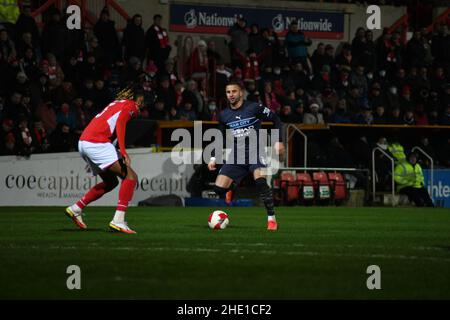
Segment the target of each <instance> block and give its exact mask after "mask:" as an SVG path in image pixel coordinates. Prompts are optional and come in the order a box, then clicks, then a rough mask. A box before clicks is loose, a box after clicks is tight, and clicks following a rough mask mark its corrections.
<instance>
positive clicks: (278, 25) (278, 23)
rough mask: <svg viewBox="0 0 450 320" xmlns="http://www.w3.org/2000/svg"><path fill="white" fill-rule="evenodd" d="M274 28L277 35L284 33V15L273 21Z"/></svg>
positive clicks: (276, 17)
mask: <svg viewBox="0 0 450 320" xmlns="http://www.w3.org/2000/svg"><path fill="white" fill-rule="evenodd" d="M272 28H273V31H275V32H276V33H280V32H283V31H284V20H283V15H281V14H279V15H277V16H275V17H274V18H273V19H272Z"/></svg>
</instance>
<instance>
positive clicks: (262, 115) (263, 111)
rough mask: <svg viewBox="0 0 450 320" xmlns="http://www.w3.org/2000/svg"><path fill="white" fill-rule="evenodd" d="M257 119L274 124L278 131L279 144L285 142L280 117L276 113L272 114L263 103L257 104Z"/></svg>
mask: <svg viewBox="0 0 450 320" xmlns="http://www.w3.org/2000/svg"><path fill="white" fill-rule="evenodd" d="M255 107H256V117H257V118H258V119H260V120H262V121H270V122H272V123H273V126H274V128H275V129H278V132H279V133H280V134H279V142H283V137H284V127H283V123H282V122H281V120H280V117H278V115H277V114H276V113H274V112H272V111H271V110H270V109H269V108H268V107H266V106H264V105H262V104H261V103H258V104H256V106H255Z"/></svg>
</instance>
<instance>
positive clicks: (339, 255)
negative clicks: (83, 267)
mask: <svg viewBox="0 0 450 320" xmlns="http://www.w3.org/2000/svg"><path fill="white" fill-rule="evenodd" d="M0 248H1V249H4V248H7V249H37V250H47V249H51V250H86V249H87V250H91V249H95V250H97V249H98V250H119V251H142V250H146V251H181V252H222V253H223V252H229V253H233V254H236V253H239V254H243V253H246V254H268V255H289V256H331V257H336V258H370V259H373V258H381V259H400V260H429V261H441V262H444V261H445V262H450V258H444V257H428V256H427V257H423V256H407V255H402V254H348V253H331V252H318V251H276V250H248V249H230V250H222V249H211V248H189V247H185V248H181V247H178V248H177V247H95V248H91V247H81V248H80V247H75V246H55V245H53V246H48V247H42V246H34V245H33V246H14V245H10V246H0Z"/></svg>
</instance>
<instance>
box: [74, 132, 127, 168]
mask: <svg viewBox="0 0 450 320" xmlns="http://www.w3.org/2000/svg"><path fill="white" fill-rule="evenodd" d="M78 151H79V152H80V154H81V157H82V158H83V159H84V161H86V162H87V163H88V164H89V166H90V167H91V170H92V173H93V174H94V175H97V174H98V173H100V172H102V171H103V170H105V169H106V168H108V167H109V166H110V165H112V164H113V163H114V162H116V161H117V160H119V156H118V153H117V150H116V148H115V147H114V146H113V145H112V143H110V142H105V143H93V142H88V141H81V140H80V141H78Z"/></svg>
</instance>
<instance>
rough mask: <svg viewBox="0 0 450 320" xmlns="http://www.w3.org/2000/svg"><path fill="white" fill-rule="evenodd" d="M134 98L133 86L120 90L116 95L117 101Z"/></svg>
mask: <svg viewBox="0 0 450 320" xmlns="http://www.w3.org/2000/svg"><path fill="white" fill-rule="evenodd" d="M133 98H134V90H133V87H132V86H127V87H125V88H123V89H122V90H120V91H119V92H118V93H117V95H116V100H125V99H127V100H132V99H133Z"/></svg>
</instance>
